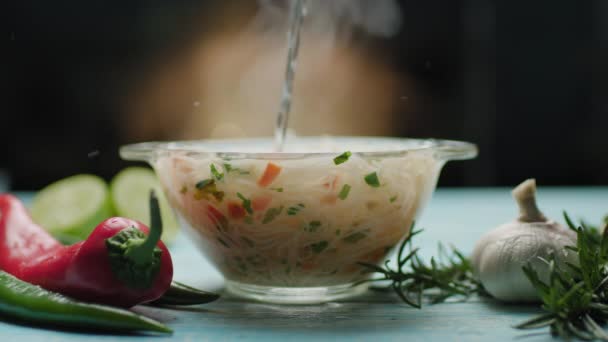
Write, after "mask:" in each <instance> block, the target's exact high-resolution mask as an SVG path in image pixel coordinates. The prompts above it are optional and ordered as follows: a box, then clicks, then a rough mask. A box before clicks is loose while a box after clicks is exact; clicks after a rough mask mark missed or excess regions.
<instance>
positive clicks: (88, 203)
mask: <svg viewBox="0 0 608 342" xmlns="http://www.w3.org/2000/svg"><path fill="white" fill-rule="evenodd" d="M112 214H113V211H112V204H111V202H110V192H109V190H108V186H107V184H106V182H105V181H104V180H103V179H101V178H99V177H97V176H94V175H88V174H81V175H75V176H72V177H68V178H65V179H62V180H60V181H57V182H55V183H52V184H50V185H48V186H46V187H45V188H44V189H42V190H41V191H40V192H38V193H37V194H36V196H34V200H33V202H32V208H31V215H32V219H33V220H34V221H35V222H36V223H38V224H39V225H41V226H42V227H44V228H46V229H47V230H48V231H49V232H50V233H51V234H52V235H53V236H55V237H56V238H57V239H59V240H60V241H61V242H63V243H68V244H69V243H74V242H76V241H81V240H84V239H86V238H87V236H89V234H90V233H91V231H93V229H95V227H96V226H97V224H99V223H100V222H101V221H103V220H105V219H107V218H109V217H111V216H112Z"/></svg>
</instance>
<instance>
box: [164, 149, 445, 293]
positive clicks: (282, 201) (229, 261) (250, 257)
mask: <svg viewBox="0 0 608 342" xmlns="http://www.w3.org/2000/svg"><path fill="white" fill-rule="evenodd" d="M268 162H269V161H268V160H263V159H242V158H235V159H232V160H225V159H222V158H220V157H219V156H218V155H214V154H211V153H209V154H208V156H207V157H204V158H201V156H200V155H194V156H189V155H188V154H186V153H183V152H179V151H166V152H165V153H164V154H162V155H160V156H158V159H157V160H156V164H155V168H156V170H157V173H158V175H159V178H160V180H161V183H162V184H163V186H164V189H165V190H166V192H167V195H168V198H169V201H171V203H172V205H173V207H174V208H176V209H177V211H178V216H180V221H181V222H186V223H187V225H188V226H190V227H191V228H192V229H193V230H194V231H196V232H198V234H200V236H201V238H200V240H198V241H197V242H202V243H199V247H200V248H201V249H202V250H203V252H204V253H205V254H206V255H207V256H208V257H209V258H210V259H211V260H212V261H213V263H214V264H215V265H216V266H217V267H218V268H219V269H220V270H221V272H222V273H223V274H224V276H225V277H226V278H227V279H229V280H232V281H236V282H241V283H248V284H255V285H266V286H287V287H308V286H329V285H339V284H348V283H352V282H354V281H357V280H360V279H363V278H364V277H365V275H364V274H362V273H361V271H362V268H361V267H360V266H358V265H357V262H359V261H364V262H371V263H378V262H380V261H382V260H383V259H384V258H385V257H386V256H387V255H388V253H389V252H390V251H391V250H392V249H393V247H394V246H396V245H397V244H398V243H399V241H400V240H401V239H403V238H404V237H405V236H406V235H407V234H408V231H409V227H410V225H411V223H412V222H413V220H414V219H415V215H416V214H417V211H418V208H420V207H421V206H422V205H423V204H424V203H423V202H424V201H426V200H428V198H429V197H430V195H431V192H432V190H433V188H434V185H435V183H436V181H437V177H438V173H439V169H440V167H441V166H442V164H441V162H438V161H436V160H435V158H433V155H432V154H431V152H430V151H428V150H413V151H409V152H408V153H406V154H400V155H397V156H387V157H382V158H369V157H366V156H365V155H364V154H359V153H353V154H352V156H351V157H350V159H349V160H348V161H347V162H346V163H344V164H340V165H335V164H334V162H333V160H332V158H329V157H325V156H324V157H312V158H305V159H276V160H273V161H272V163H274V164H276V165H278V166H279V167H280V173H279V174H278V175H277V176H276V178H274V179H273V180H272V183H271V185H269V186H260V185H259V183H258V180H259V179H260V177H261V176H262V175H263V174H264V172H265V169H266V167H267V164H268ZM212 164H213V165H215V168H216V169H217V170H219V172H221V177H219V178H218V175H217V174H216V175H214V174H213V172H211V170H210V165H212ZM227 165H228V166H227ZM373 172H375V173H376V174H377V177H378V179H379V181H380V184H379V186H378V187H375V186H372V185H370V184H367V183H366V181H365V180H364V178H365V176H366V175H369V174H371V173H373ZM203 180H212V181H213V182H212V183H213V187H212V188H211V187H210V188H209V189H211V190H209V189H203V190H201V189H200V185H201V184H208V183H209V181H207V183H205V182H203V183H201V181H203ZM197 184H198V185H199V188H197ZM345 185H348V187H349V190H348V191H347V196H346V197H345V198H344V199H342V198H339V194H340V192H341V190H342V189H343V187H344V186H345ZM238 194H241V196H242V198H241V197H239V195H238ZM243 198H244V199H245V200H250V201H251V202H252V203H253V202H255V200H260V199H267V202H268V201H269V203H268V204H267V206H266V208H263V209H261V210H251V212H249V211H248V210H247V209H248V207H247V205H246V204H245V203H244V202H245V200H243ZM260 202H263V201H262V200H260ZM228 203H232V204H231V205H232V206H233V207H234V206H236V207H237V208H236V209H233V210H235V211H231V210H230V209H229V207H228V205H229V204H228ZM249 209H251V208H249ZM271 210H272V211H271Z"/></svg>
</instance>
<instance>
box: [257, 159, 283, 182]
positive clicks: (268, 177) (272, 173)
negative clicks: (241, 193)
mask: <svg viewBox="0 0 608 342" xmlns="http://www.w3.org/2000/svg"><path fill="white" fill-rule="evenodd" d="M279 173H281V167H280V166H278V165H277V164H274V163H268V164H267V165H266V169H265V170H264V173H263V174H262V177H260V179H258V185H259V186H261V187H267V186H269V185H270V184H271V183H272V182H273V181H274V180H275V179H276V178H277V176H278V175H279Z"/></svg>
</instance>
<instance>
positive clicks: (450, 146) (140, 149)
mask: <svg viewBox="0 0 608 342" xmlns="http://www.w3.org/2000/svg"><path fill="white" fill-rule="evenodd" d="M321 139H328V137H297V138H293V140H292V141H297V142H298V143H303V142H306V141H310V142H319V141H320V140H321ZM329 139H331V141H332V142H336V144H339V143H343V144H347V143H348V142H349V141H351V143H352V142H353V141H357V142H358V143H361V142H373V143H380V144H381V143H387V144H388V143H390V146H395V144H401V145H402V146H400V147H399V148H396V149H395V148H391V149H387V150H382V149H378V150H373V151H357V150H350V152H352V153H354V154H357V155H360V156H362V157H369V158H381V157H384V158H386V157H398V156H401V155H404V154H407V153H409V152H412V151H425V150H426V151H431V152H433V154H434V156H435V158H437V159H439V160H446V161H447V160H465V159H472V158H475V157H476V156H477V153H478V149H477V146H476V145H475V144H473V143H470V142H466V141H457V140H446V139H434V138H430V139H415V138H396V137H365V136H358V137H349V136H339V137H333V136H332V137H329ZM271 141H272V140H271V138H238V139H207V140H180V141H150V142H141V143H135V144H129V145H124V146H121V147H120V156H121V157H122V158H123V159H125V160H133V161H148V162H150V161H152V160H154V159H155V158H156V157H157V155H158V154H160V153H164V152H177V153H180V152H181V153H187V154H188V155H189V156H200V157H211V156H215V157H220V158H230V159H262V160H281V159H304V158H318V157H331V158H334V157H336V156H337V155H339V154H340V153H342V152H234V151H226V150H224V151H222V149H221V148H215V149H210V147H212V145H215V146H217V145H222V144H224V145H226V146H227V145H237V144H243V146H246V145H249V144H255V143H269V142H271ZM201 148H207V149H206V150H201Z"/></svg>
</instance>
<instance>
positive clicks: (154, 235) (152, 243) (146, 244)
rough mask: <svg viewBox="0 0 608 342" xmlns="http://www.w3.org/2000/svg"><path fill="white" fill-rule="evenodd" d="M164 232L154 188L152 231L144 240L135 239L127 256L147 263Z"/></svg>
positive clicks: (151, 210)
mask: <svg viewBox="0 0 608 342" xmlns="http://www.w3.org/2000/svg"><path fill="white" fill-rule="evenodd" d="M162 233H163V222H162V219H161V216H160V205H159V204H158V198H157V197H156V193H155V192H154V190H151V191H150V232H149V233H148V236H147V237H146V238H145V239H144V240H136V241H133V244H132V246H131V247H130V248H129V249H128V251H127V252H126V253H125V256H126V257H128V258H130V259H131V260H133V261H134V262H135V263H137V264H145V263H147V262H149V261H150V260H151V259H152V258H153V256H154V253H153V252H154V248H155V247H156V244H157V243H158V241H159V240H160V236H161V235H162Z"/></svg>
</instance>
